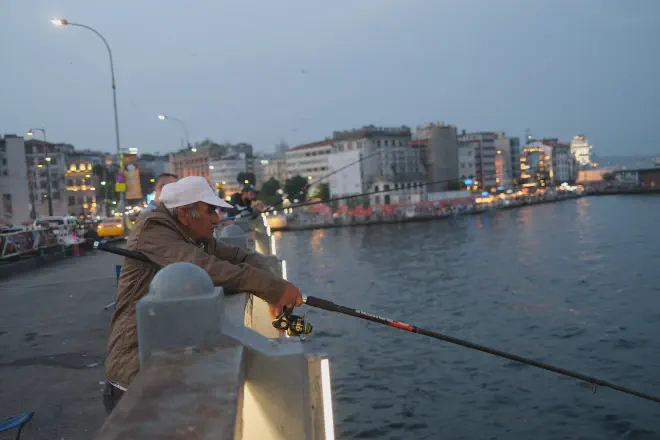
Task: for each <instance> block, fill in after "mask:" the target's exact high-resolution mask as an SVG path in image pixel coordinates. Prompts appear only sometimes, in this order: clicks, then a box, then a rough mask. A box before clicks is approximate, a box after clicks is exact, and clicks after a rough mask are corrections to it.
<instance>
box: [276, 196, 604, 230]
mask: <svg viewBox="0 0 660 440" xmlns="http://www.w3.org/2000/svg"><path fill="white" fill-rule="evenodd" d="M588 195H589V194H583V195H579V196H574V195H571V196H563V197H557V198H555V199H552V200H525V201H522V202H518V203H512V204H510V205H503V206H492V205H491V206H488V207H482V208H477V209H475V210H473V211H469V212H461V213H456V214H448V215H438V214H430V215H418V216H414V217H398V216H397V217H395V218H385V219H382V218H376V219H374V220H371V219H369V220H357V221H352V222H331V223H311V224H300V225H296V224H288V225H286V226H281V227H271V231H273V232H277V231H281V232H287V231H309V230H314V229H336V228H350V227H356V226H372V225H391V224H399V223H414V222H426V221H433V220H445V219H449V218H452V217H458V216H464V215H480V214H484V213H487V212H491V211H499V210H509V209H519V208H522V207H525V206H533V205H542V204H546V203H558V202H563V201H565V200H574V199H579V198H582V197H587V196H588ZM608 195H610V194H608ZM352 218H355V217H352Z"/></svg>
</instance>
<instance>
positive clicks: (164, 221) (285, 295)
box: [103, 176, 302, 413]
mask: <svg viewBox="0 0 660 440" xmlns="http://www.w3.org/2000/svg"><path fill="white" fill-rule="evenodd" d="M160 201H161V203H160V204H159V206H158V207H157V208H156V209H155V210H153V211H151V212H147V213H145V214H142V215H140V216H139V217H138V219H137V222H136V223H135V225H134V226H133V229H132V230H131V234H130V236H129V237H128V242H127V249H129V250H131V251H135V252H139V253H141V254H143V255H144V256H146V257H147V258H148V259H149V260H150V261H152V262H153V263H155V265H153V264H149V263H146V262H143V261H139V260H135V259H132V258H125V259H124V265H123V267H122V269H121V274H120V276H119V286H118V291H117V301H116V302H117V306H116V307H117V308H116V310H115V312H114V314H113V316H112V321H111V328H110V337H109V340H108V347H107V353H106V365H105V372H106V386H105V391H104V398H103V401H104V405H105V407H106V411H107V412H108V413H110V412H111V411H112V410H113V409H114V407H115V405H116V404H117V402H118V401H119V399H121V397H122V396H123V394H124V392H125V391H126V389H127V388H128V387H129V386H130V384H131V382H132V381H133V379H134V378H135V376H136V374H137V373H138V370H139V367H140V363H139V359H138V339H137V322H136V315H135V313H136V312H135V307H136V304H137V302H138V301H139V300H140V299H141V298H142V297H143V296H145V295H146V294H147V292H148V289H149V283H150V282H151V280H152V279H153V277H154V276H155V275H156V272H157V270H158V268H157V266H160V267H163V266H166V265H168V264H172V263H179V262H188V263H193V264H196V265H197V266H199V267H201V268H202V269H204V270H205V271H206V272H208V274H209V275H210V276H211V279H212V280H213V283H214V284H215V285H216V286H222V287H224V288H225V289H228V290H229V291H234V292H249V293H252V294H254V295H256V296H258V297H260V298H262V299H263V300H265V301H266V302H267V303H269V304H271V305H276V306H277V307H278V308H281V307H284V306H287V307H296V306H300V305H301V304H302V295H301V293H300V291H299V290H298V288H297V287H296V286H294V285H293V284H291V283H289V282H288V281H285V280H283V279H281V278H278V277H276V276H275V275H274V274H273V273H272V272H271V270H270V268H269V266H267V263H266V260H265V259H264V257H263V256H260V255H258V254H255V253H247V252H245V251H243V250H241V249H240V248H238V247H235V246H230V245H226V244H223V243H221V242H217V243H216V241H215V240H214V239H213V231H214V229H215V226H216V225H217V224H218V223H219V218H218V213H217V209H218V208H231V207H232V206H231V205H229V204H228V203H227V202H225V201H223V200H222V199H220V198H219V197H218V196H216V195H215V193H214V192H213V190H212V189H211V187H210V186H209V184H208V183H207V181H206V179H204V178H203V177H199V176H191V177H185V178H183V179H181V180H179V181H178V182H175V183H170V184H167V185H165V186H164V187H163V190H162V193H161V194H160Z"/></svg>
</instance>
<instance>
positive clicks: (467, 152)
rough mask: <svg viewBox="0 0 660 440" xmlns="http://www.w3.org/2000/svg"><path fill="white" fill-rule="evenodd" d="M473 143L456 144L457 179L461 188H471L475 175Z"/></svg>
mask: <svg viewBox="0 0 660 440" xmlns="http://www.w3.org/2000/svg"><path fill="white" fill-rule="evenodd" d="M474 151H475V150H474V145H473V142H469V141H468V142H459V144H458V178H459V179H460V182H459V183H462V184H463V186H467V187H471V186H472V182H473V181H474V180H475V177H476V175H477V167H476V164H475V157H474Z"/></svg>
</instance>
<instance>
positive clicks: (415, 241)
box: [277, 196, 660, 439]
mask: <svg viewBox="0 0 660 440" xmlns="http://www.w3.org/2000/svg"><path fill="white" fill-rule="evenodd" d="M658 224H660V197H633V196H621V197H594V198H590V199H586V198H584V199H580V200H576V201H566V202H562V203H556V204H547V205H539V206H534V207H525V208H522V209H519V210H508V211H500V212H494V213H488V214H485V215H482V216H477V217H459V218H454V219H449V220H440V221H436V222H428V223H410V224H404V225H384V226H373V227H366V228H353V229H329V230H325V231H313V232H312V231H306V232H298V233H286V234H282V235H277V241H278V243H277V246H278V249H279V251H278V252H280V255H281V256H282V257H283V258H285V259H286V260H288V262H289V274H290V279H291V280H292V281H293V282H295V283H297V284H298V285H299V287H300V288H301V290H303V292H304V293H305V294H308V295H314V296H319V297H323V298H328V299H331V300H333V301H335V302H338V303H341V304H345V305H347V306H352V307H356V308H358V309H361V310H367V311H371V312H373V313H377V314H382V315H385V316H390V317H393V318H398V319H400V320H402V321H405V322H409V323H414V324H417V325H419V326H421V327H425V328H429V329H433V330H435V331H440V332H443V333H446V334H450V335H452V336H456V337H459V338H463V339H467V340H471V341H473V342H477V343H482V344H485V345H490V346H493V347H495V348H499V349H502V350H506V351H511V352H514V353H516V354H519V355H522V356H528V357H533V358H535V359H539V360H542V361H546V362H549V363H552V364H555V365H558V366H562V367H565V368H569V369H574V370H577V371H579V372H582V373H585V374H589V375H593V376H597V377H601V378H603V379H605V380H611V381H620V382H622V384H623V385H625V386H629V387H632V388H637V389H640V390H641V391H645V392H648V393H650V394H660V377H659V375H658V371H660V344H658V343H657V337H656V334H657V331H658V328H659V327H658V325H659V323H660V282H659V281H658V277H657V269H656V268H657V266H658V263H657V262H658V261H659V259H658V257H660V253H659V251H658V240H657V238H656V235H657V225H658ZM308 318H309V319H310V320H311V321H312V323H313V324H314V328H315V333H313V334H312V336H311V337H310V338H309V339H308V341H307V342H306V343H308V344H309V348H310V349H312V350H315V351H325V352H327V353H328V354H329V355H330V358H331V362H332V367H331V369H332V372H333V386H334V391H335V394H334V397H335V421H336V424H337V433H338V438H346V439H348V438H392V439H394V438H406V439H407V438H414V439H422V438H429V439H431V438H432V439H435V438H439V437H442V438H452V439H455V438H469V439H477V438H479V439H480V438H502V439H505V438H506V439H508V438H535V439H555V438H556V439H565V438H584V439H603V438H640V439H643V438H660V428H658V427H659V426H660V405H658V404H654V403H651V402H645V401H642V400H640V399H637V398H633V397H630V396H626V395H624V394H621V393H619V392H615V391H610V390H606V389H599V390H598V392H597V393H596V394H595V395H593V394H591V387H590V386H589V385H584V384H581V383H580V382H577V381H575V380H573V379H570V378H563V377H560V376H557V375H555V374H552V373H548V372H543V371H540V370H537V369H533V368H530V367H526V366H521V365H519V364H516V363H513V362H509V361H507V360H504V359H498V358H495V357H492V356H489V355H485V354H481V353H476V352H472V351H470V350H467V349H465V348H461V347H455V346H451V345H448V344H446V343H442V342H439V341H435V340H431V339H428V338H423V337H421V336H419V335H411V334H407V333H404V332H401V331H397V330H394V329H390V328H387V327H383V326H379V325H377V324H373V323H367V322H362V321H359V320H357V319H353V318H350V317H346V316H341V315H336V314H331V313H327V312H323V311H317V310H309V311H308Z"/></svg>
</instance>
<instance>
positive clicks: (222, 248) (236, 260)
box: [213, 239, 271, 272]
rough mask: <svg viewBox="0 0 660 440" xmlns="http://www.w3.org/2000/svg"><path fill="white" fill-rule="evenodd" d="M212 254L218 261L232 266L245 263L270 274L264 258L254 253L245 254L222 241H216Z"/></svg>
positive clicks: (269, 268) (268, 265)
mask: <svg viewBox="0 0 660 440" xmlns="http://www.w3.org/2000/svg"><path fill="white" fill-rule="evenodd" d="M213 253H214V255H215V256H216V257H218V258H219V259H221V260H225V261H229V262H230V263H233V264H241V263H247V264H249V265H250V266H255V267H257V268H259V269H262V270H267V271H268V272H271V266H270V264H268V259H267V258H266V257H264V256H263V255H260V254H258V253H256V252H246V251H244V250H243V249H241V248H239V247H238V246H232V245H230V244H227V243H224V242H223V241H222V239H220V240H216V242H215V249H214V251H213Z"/></svg>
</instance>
